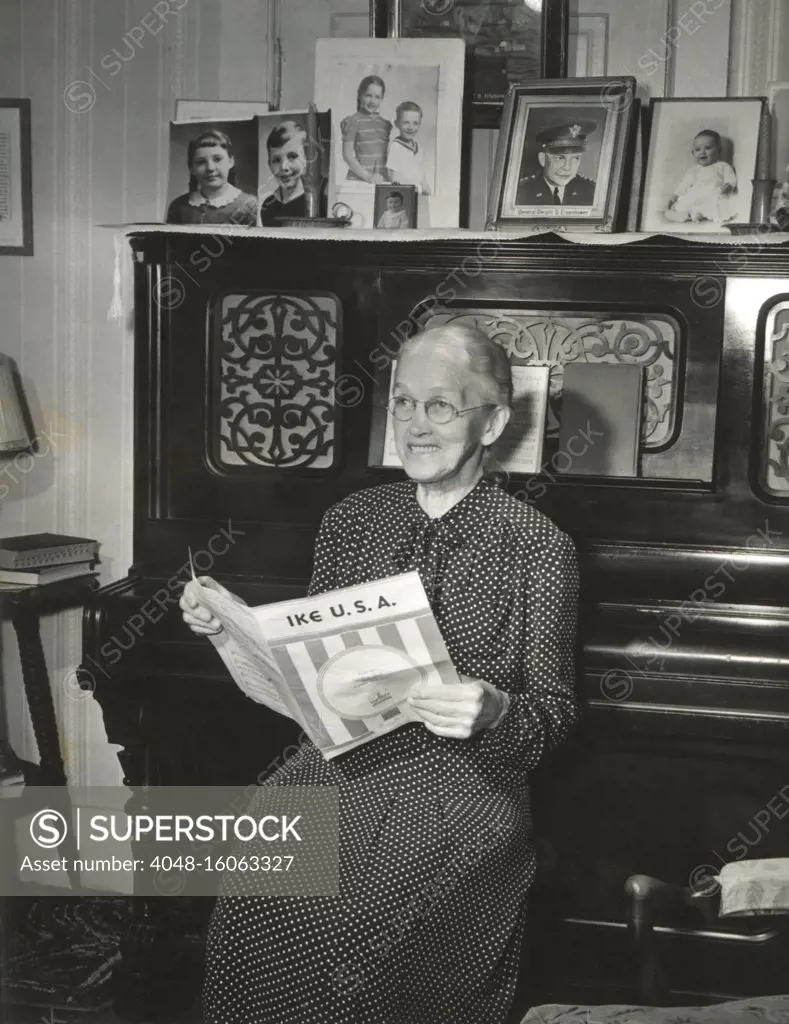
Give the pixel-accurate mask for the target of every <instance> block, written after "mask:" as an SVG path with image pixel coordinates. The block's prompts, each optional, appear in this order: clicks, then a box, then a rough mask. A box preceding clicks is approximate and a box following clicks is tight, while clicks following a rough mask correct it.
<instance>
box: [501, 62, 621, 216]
mask: <svg viewBox="0 0 789 1024" xmlns="http://www.w3.org/2000/svg"><path fill="white" fill-rule="evenodd" d="M638 108H639V103H638V100H637V99H636V98H635V79H633V78H629V77H627V78H576V79H559V80H553V81H551V80H546V81H543V82H536V83H532V84H531V85H517V86H513V87H512V89H511V90H510V93H509V96H508V97H507V103H506V105H505V107H504V113H503V116H502V123H501V131H500V132H499V140H498V147H497V149H496V161H495V164H494V170H493V177H492V179H491V189H490V195H489V199H488V216H487V225H486V226H487V228H488V229H500V230H501V229H503V230H531V229H534V228H543V227H544V228H546V229H550V230H553V231H561V230H564V231H606V232H608V231H618V230H621V227H622V224H623V221H624V218H625V216H626V212H627V211H626V202H625V199H626V197H627V195H628V186H629V177H630V171H631V169H632V167H631V165H632V159H633V144H634V142H635V136H636V125H637V119H638Z"/></svg>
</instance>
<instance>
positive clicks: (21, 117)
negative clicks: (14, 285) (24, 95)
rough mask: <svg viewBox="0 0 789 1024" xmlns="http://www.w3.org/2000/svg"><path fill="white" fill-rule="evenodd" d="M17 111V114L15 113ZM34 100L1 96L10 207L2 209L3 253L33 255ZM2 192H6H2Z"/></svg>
mask: <svg viewBox="0 0 789 1024" xmlns="http://www.w3.org/2000/svg"><path fill="white" fill-rule="evenodd" d="M14 111H16V117H14V113H13V112H14ZM30 139H31V135H30V100H28V99H21V100H17V99H0V154H2V151H3V150H4V149H5V147H6V146H7V147H8V150H7V152H5V154H4V156H2V155H0V167H1V168H3V170H2V171H1V172H0V183H2V181H1V180H2V177H5V176H6V175H7V180H6V188H5V190H3V191H4V193H5V203H6V204H7V206H6V211H5V212H4V211H3V209H0V254H1V255H4V256H32V255H33V177H32V166H31V141H30ZM0 194H2V193H0Z"/></svg>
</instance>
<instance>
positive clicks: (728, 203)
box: [665, 129, 738, 223]
mask: <svg viewBox="0 0 789 1024" xmlns="http://www.w3.org/2000/svg"><path fill="white" fill-rule="evenodd" d="M691 152H692V154H693V158H694V160H695V161H696V162H695V164H694V165H693V166H692V167H691V168H689V169H688V170H687V171H686V172H685V174H684V175H683V176H682V179H681V180H680V182H679V184H678V185H677V187H676V190H675V191H674V193H673V195H672V196H671V197H670V198H669V201H668V204H667V206H666V210H665V217H666V219H667V220H670V221H675V222H686V221H692V222H697V223H704V222H706V221H717V222H720V223H723V222H725V221H727V220H732V219H734V218H736V216H737V209H738V197H737V174H736V172H735V170H734V168H733V167H732V166H731V164H728V163H726V161H725V160H721V137H720V135H719V134H718V133H717V132H715V131H711V130H710V129H705V130H704V131H701V132H699V133H698V134H697V135H696V136H695V138H694V139H693V148H692V150H691Z"/></svg>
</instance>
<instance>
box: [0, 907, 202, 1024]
mask: <svg viewBox="0 0 789 1024" xmlns="http://www.w3.org/2000/svg"><path fill="white" fill-rule="evenodd" d="M130 914H131V900H130V899H128V898H123V897H120V898H118V897H111V896H84V897H80V898H73V897H72V898H64V897H60V896H57V897H55V896H48V897H45V898H42V897H33V898H29V897H16V898H13V899H9V900H8V901H7V903H6V905H5V907H4V908H3V914H2V926H3V928H2V931H3V934H2V935H0V940H2V941H0V949H2V958H1V960H0V1008H1V1010H0V1018H1V1019H2V1020H3V1021H4V1022H7V1024H77V1022H85V1024H88V1022H91V1024H103V1022H104V1021H112V1020H114V1019H115V1018H114V1017H113V1015H112V1012H111V1004H112V996H113V984H112V971H113V967H114V966H115V965H116V964H117V963H118V961H119V959H120V944H121V939H122V937H123V935H124V934H125V933H126V931H127V928H128V923H129V920H130ZM192 931H193V934H189V933H188V929H187V932H186V937H187V940H188V942H189V945H190V947H191V948H193V949H194V950H195V953H196V955H197V953H198V950H199V947H200V943H201V936H200V933H199V929H197V928H194V929H193V930H192ZM196 997H197V992H195V998H196Z"/></svg>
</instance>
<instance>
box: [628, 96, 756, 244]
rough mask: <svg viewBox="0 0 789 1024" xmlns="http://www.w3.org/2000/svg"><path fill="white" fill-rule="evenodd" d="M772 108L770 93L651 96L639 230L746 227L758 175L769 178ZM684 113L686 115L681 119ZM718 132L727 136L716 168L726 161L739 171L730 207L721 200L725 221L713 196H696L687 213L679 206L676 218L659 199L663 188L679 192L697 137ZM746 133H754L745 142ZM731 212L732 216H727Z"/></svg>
mask: <svg viewBox="0 0 789 1024" xmlns="http://www.w3.org/2000/svg"><path fill="white" fill-rule="evenodd" d="M749 108H750V109H749ZM724 110H728V111H729V112H730V113H729V114H728V116H724V113H723V111H724ZM707 111H710V113H709V114H708V113H707ZM767 111H768V100H767V97H765V96H720V97H717V96H705V97H701V98H697V99H692V98H691V97H686V96H677V97H660V98H654V99H652V100H650V103H649V107H648V108H646V130H645V137H644V154H645V157H644V166H643V170H642V182H641V191H640V203H639V207H640V208H639V211H638V230H639V231H649V232H660V233H661V234H676V235H683V234H686V235H687V234H693V235H695V234H730V233H731V231H732V230H735V231H736V229H737V228H738V227H739V226H740V225H745V226H747V225H748V223H749V221H750V220H751V212H752V204H753V195H754V188H755V185H756V183H757V181H758V179H760V178H763V177H769V156H767V157H766V159H765V164H766V169H765V172H764V175H761V174H760V172H759V163H760V158H761V157H760V154H762V152H763V151H765V152H766V153H768V154H769V150H770V140H769V138H765V135H764V123H765V115H766V113H767ZM672 112H675V113H676V115H677V116H676V117H674V118H673V119H671V118H670V115H671V113H672ZM680 114H681V115H684V116H681V117H680V116H679V115H680ZM736 115H737V116H736ZM664 118H665V120H664ZM716 132H717V133H719V134H720V135H721V136H722V139H721V140H720V141H722V144H723V145H722V150H720V151H719V153H720V160H719V162H718V164H717V166H721V164H725V165H726V167H727V168H728V169H729V170H730V171H731V170H734V171H735V172H736V179H737V181H736V188H735V194H734V195H733V196H732V197H731V199H732V208H731V210H727V209H726V208H725V207H723V204H722V203H721V207H722V209H721V210H720V219H718V218H715V217H714V215H713V214H712V213H710V211H709V209H708V206H709V205H710V200H709V199H708V200H706V201H705V200H704V198H702V199H701V201H700V202H699V201H698V200H696V201H695V202H693V200H692V199H691V201H690V202H689V205H688V206H687V209H688V210H689V212H688V213H687V215H686V216H683V215H682V213H681V212H678V210H677V207H676V206H675V210H674V216H672V215H671V214H668V213H666V211H665V209H662V208H661V207H663V206H664V204H663V203H660V202H658V201H657V197H658V192H659V191H660V192H662V193H664V194H671V193H673V192H675V190H676V186H677V184H678V181H679V180H680V179H681V177H682V174H683V171H684V172H687V170H688V168H689V167H690V165H691V162H692V157H691V145H692V143H693V142H694V141H695V140H694V136H695V137H698V136H699V135H710V134H715V133H716ZM768 134H769V133H768ZM746 135H750V139H747V140H746V138H745V136H746ZM667 138H669V139H670V140H671V142H672V146H671V148H670V149H669V148H668V147H666V145H665V143H666V139H667ZM675 147H676V151H675ZM731 147H733V150H732V148H731ZM765 147H766V150H765ZM743 151H745V152H746V154H747V156H744V155H743ZM669 169H670V171H669ZM710 169H711V168H710ZM676 198H679V197H678V196H677V197H676ZM683 198H684V199H687V197H683ZM672 205H674V204H672ZM713 205H714V203H713ZM679 209H680V210H681V209H682V208H681V207H680V208H679ZM696 211H698V213H697V212H696ZM716 212H717V211H716ZM727 213H729V214H730V215H729V216H728V217H726V214H727ZM768 219H769V215H768Z"/></svg>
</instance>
